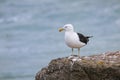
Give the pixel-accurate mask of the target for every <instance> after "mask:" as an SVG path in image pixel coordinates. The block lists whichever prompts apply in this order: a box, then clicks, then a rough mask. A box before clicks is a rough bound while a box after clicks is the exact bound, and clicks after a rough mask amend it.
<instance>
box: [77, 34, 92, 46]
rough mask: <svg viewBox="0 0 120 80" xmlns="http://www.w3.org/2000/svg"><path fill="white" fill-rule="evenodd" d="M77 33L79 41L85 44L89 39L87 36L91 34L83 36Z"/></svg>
mask: <svg viewBox="0 0 120 80" xmlns="http://www.w3.org/2000/svg"><path fill="white" fill-rule="evenodd" d="M77 34H78V36H79V40H80V41H81V42H83V43H85V44H87V43H88V41H89V38H90V37H92V36H84V35H83V34H81V33H77Z"/></svg>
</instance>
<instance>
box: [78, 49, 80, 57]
mask: <svg viewBox="0 0 120 80" xmlns="http://www.w3.org/2000/svg"><path fill="white" fill-rule="evenodd" d="M78 56H80V48H78Z"/></svg>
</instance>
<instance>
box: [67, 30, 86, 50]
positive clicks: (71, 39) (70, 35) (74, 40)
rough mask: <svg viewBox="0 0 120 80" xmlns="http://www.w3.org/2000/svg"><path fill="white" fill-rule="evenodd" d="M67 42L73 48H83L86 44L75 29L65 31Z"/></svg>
mask: <svg viewBox="0 0 120 80" xmlns="http://www.w3.org/2000/svg"><path fill="white" fill-rule="evenodd" d="M65 43H66V44H67V46H69V47H71V48H81V47H83V46H84V45H85V43H83V42H80V40H79V37H78V35H77V33H75V32H73V31H72V32H71V31H66V32H65Z"/></svg>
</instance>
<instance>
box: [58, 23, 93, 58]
mask: <svg viewBox="0 0 120 80" xmlns="http://www.w3.org/2000/svg"><path fill="white" fill-rule="evenodd" d="M63 30H65V43H66V45H67V46H68V47H70V48H71V49H72V55H73V50H74V48H77V49H78V56H80V48H81V47H83V46H85V45H87V43H88V41H89V38H91V37H92V36H84V35H83V34H81V33H77V32H74V27H73V25H72V24H66V25H64V26H63V27H61V28H59V32H62V31H63Z"/></svg>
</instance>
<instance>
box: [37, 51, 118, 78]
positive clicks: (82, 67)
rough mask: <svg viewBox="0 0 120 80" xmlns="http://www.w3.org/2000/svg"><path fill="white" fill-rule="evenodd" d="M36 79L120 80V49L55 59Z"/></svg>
mask: <svg viewBox="0 0 120 80" xmlns="http://www.w3.org/2000/svg"><path fill="white" fill-rule="evenodd" d="M35 80H120V51H116V52H107V53H104V54H99V55H92V56H88V57H86V56H83V57H81V58H80V57H78V56H76V55H73V56H69V57H65V58H58V59H54V60H52V61H51V62H50V63H49V65H48V66H47V67H45V68H43V69H42V70H41V71H39V72H38V73H37V74H36V77H35Z"/></svg>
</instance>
